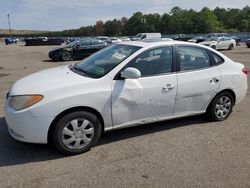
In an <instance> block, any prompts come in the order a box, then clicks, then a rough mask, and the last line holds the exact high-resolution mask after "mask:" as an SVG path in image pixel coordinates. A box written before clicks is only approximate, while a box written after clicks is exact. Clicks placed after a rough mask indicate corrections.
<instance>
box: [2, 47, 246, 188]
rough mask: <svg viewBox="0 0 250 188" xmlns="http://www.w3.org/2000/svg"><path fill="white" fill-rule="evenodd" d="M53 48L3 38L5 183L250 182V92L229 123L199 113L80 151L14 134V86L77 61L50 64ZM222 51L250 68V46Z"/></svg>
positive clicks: (110, 136)
mask: <svg viewBox="0 0 250 188" xmlns="http://www.w3.org/2000/svg"><path fill="white" fill-rule="evenodd" d="M52 48H53V46H52V47H51V46H31V47H25V46H23V44H17V45H12V46H5V45H4V44H3V43H0V183H1V184H0V187H127V188H128V187H164V188H165V187H181V188H182V187H226V188H228V187H250V136H249V135H250V110H249V109H250V108H249V107H250V90H248V93H247V96H246V98H245V100H244V101H243V102H242V103H240V104H238V105H237V106H235V108H234V112H233V113H232V115H231V116H230V117H229V118H228V119H227V120H226V121H223V122H216V123H213V122H208V121H206V120H205V119H204V117H203V116H196V117H189V118H182V119H179V120H171V121H165V122H161V123H155V124H149V125H144V126H138V127H131V128H127V129H123V130H118V131H113V132H108V133H105V134H104V135H103V136H102V137H101V139H100V141H99V143H98V144H97V146H95V147H93V148H92V149H91V150H90V151H89V152H87V153H84V154H81V155H77V156H64V155H60V154H58V153H57V151H55V150H54V149H53V148H51V147H50V146H48V145H36V144H27V143H21V142H18V141H15V140H14V139H12V138H11V137H10V136H9V134H8V131H7V126H6V124H5V120H4V112H3V106H4V100H5V96H6V92H7V91H8V89H9V88H10V87H11V85H12V84H13V83H14V82H15V81H16V80H18V79H19V78H21V77H24V76H26V75H28V74H30V73H33V72H36V71H39V70H42V69H45V68H50V67H55V66H60V65H65V64H71V63H75V62H77V61H74V62H73V61H71V62H57V63H55V62H51V61H50V60H49V59H48V51H49V50H50V49H52ZM222 53H224V54H226V55H227V56H228V57H230V58H232V59H233V60H234V61H237V62H240V63H243V64H245V66H247V67H248V69H250V48H246V46H245V45H244V44H242V45H241V46H237V47H235V49H233V50H232V51H222ZM37 82H39V80H37ZM248 82H249V83H250V80H249V75H248Z"/></svg>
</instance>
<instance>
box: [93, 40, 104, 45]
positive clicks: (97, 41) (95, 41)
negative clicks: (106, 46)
mask: <svg viewBox="0 0 250 188" xmlns="http://www.w3.org/2000/svg"><path fill="white" fill-rule="evenodd" d="M91 44H92V45H97V44H103V42H102V41H100V40H92V41H91Z"/></svg>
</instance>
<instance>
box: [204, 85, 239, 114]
mask: <svg viewBox="0 0 250 188" xmlns="http://www.w3.org/2000/svg"><path fill="white" fill-rule="evenodd" d="M222 92H229V93H230V94H231V95H232V96H233V105H234V104H235V102H236V94H235V92H234V91H233V90H232V89H224V90H221V91H220V92H218V93H217V94H216V95H215V96H214V97H213V98H212V100H211V101H210V102H209V104H208V106H207V109H208V108H209V106H210V104H211V103H212V101H213V100H214V98H215V97H216V96H217V95H219V94H221V93H222Z"/></svg>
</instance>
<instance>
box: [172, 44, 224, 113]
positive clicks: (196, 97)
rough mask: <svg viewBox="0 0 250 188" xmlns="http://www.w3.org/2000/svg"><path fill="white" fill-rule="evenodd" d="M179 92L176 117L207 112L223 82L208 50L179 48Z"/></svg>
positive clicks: (188, 47)
mask: <svg viewBox="0 0 250 188" xmlns="http://www.w3.org/2000/svg"><path fill="white" fill-rule="evenodd" d="M177 49H178V50H177V51H178V53H177V60H178V64H177V65H178V70H179V72H178V74H177V79H178V90H177V96H176V104H175V110H174V114H175V115H185V114H193V113H199V112H202V111H205V110H206V107H207V105H208V104H209V102H210V101H211V99H212V98H213V97H214V95H215V93H216V91H217V89H218V88H219V85H220V82H221V73H220V71H219V70H218V68H217V67H216V66H212V63H211V58H210V56H209V54H208V53H207V50H206V49H204V48H200V47H193V46H179V47H177Z"/></svg>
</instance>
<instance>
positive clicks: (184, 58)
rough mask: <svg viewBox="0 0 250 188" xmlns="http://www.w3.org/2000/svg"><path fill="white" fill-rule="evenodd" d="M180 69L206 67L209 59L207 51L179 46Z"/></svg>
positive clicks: (208, 64)
mask: <svg viewBox="0 0 250 188" xmlns="http://www.w3.org/2000/svg"><path fill="white" fill-rule="evenodd" d="M178 55H179V61H180V70H181V71H185V70H193V69H201V68H207V67H209V66H210V60H209V56H208V54H207V52H206V51H205V50H203V49H200V48H195V47H179V54H178Z"/></svg>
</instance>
